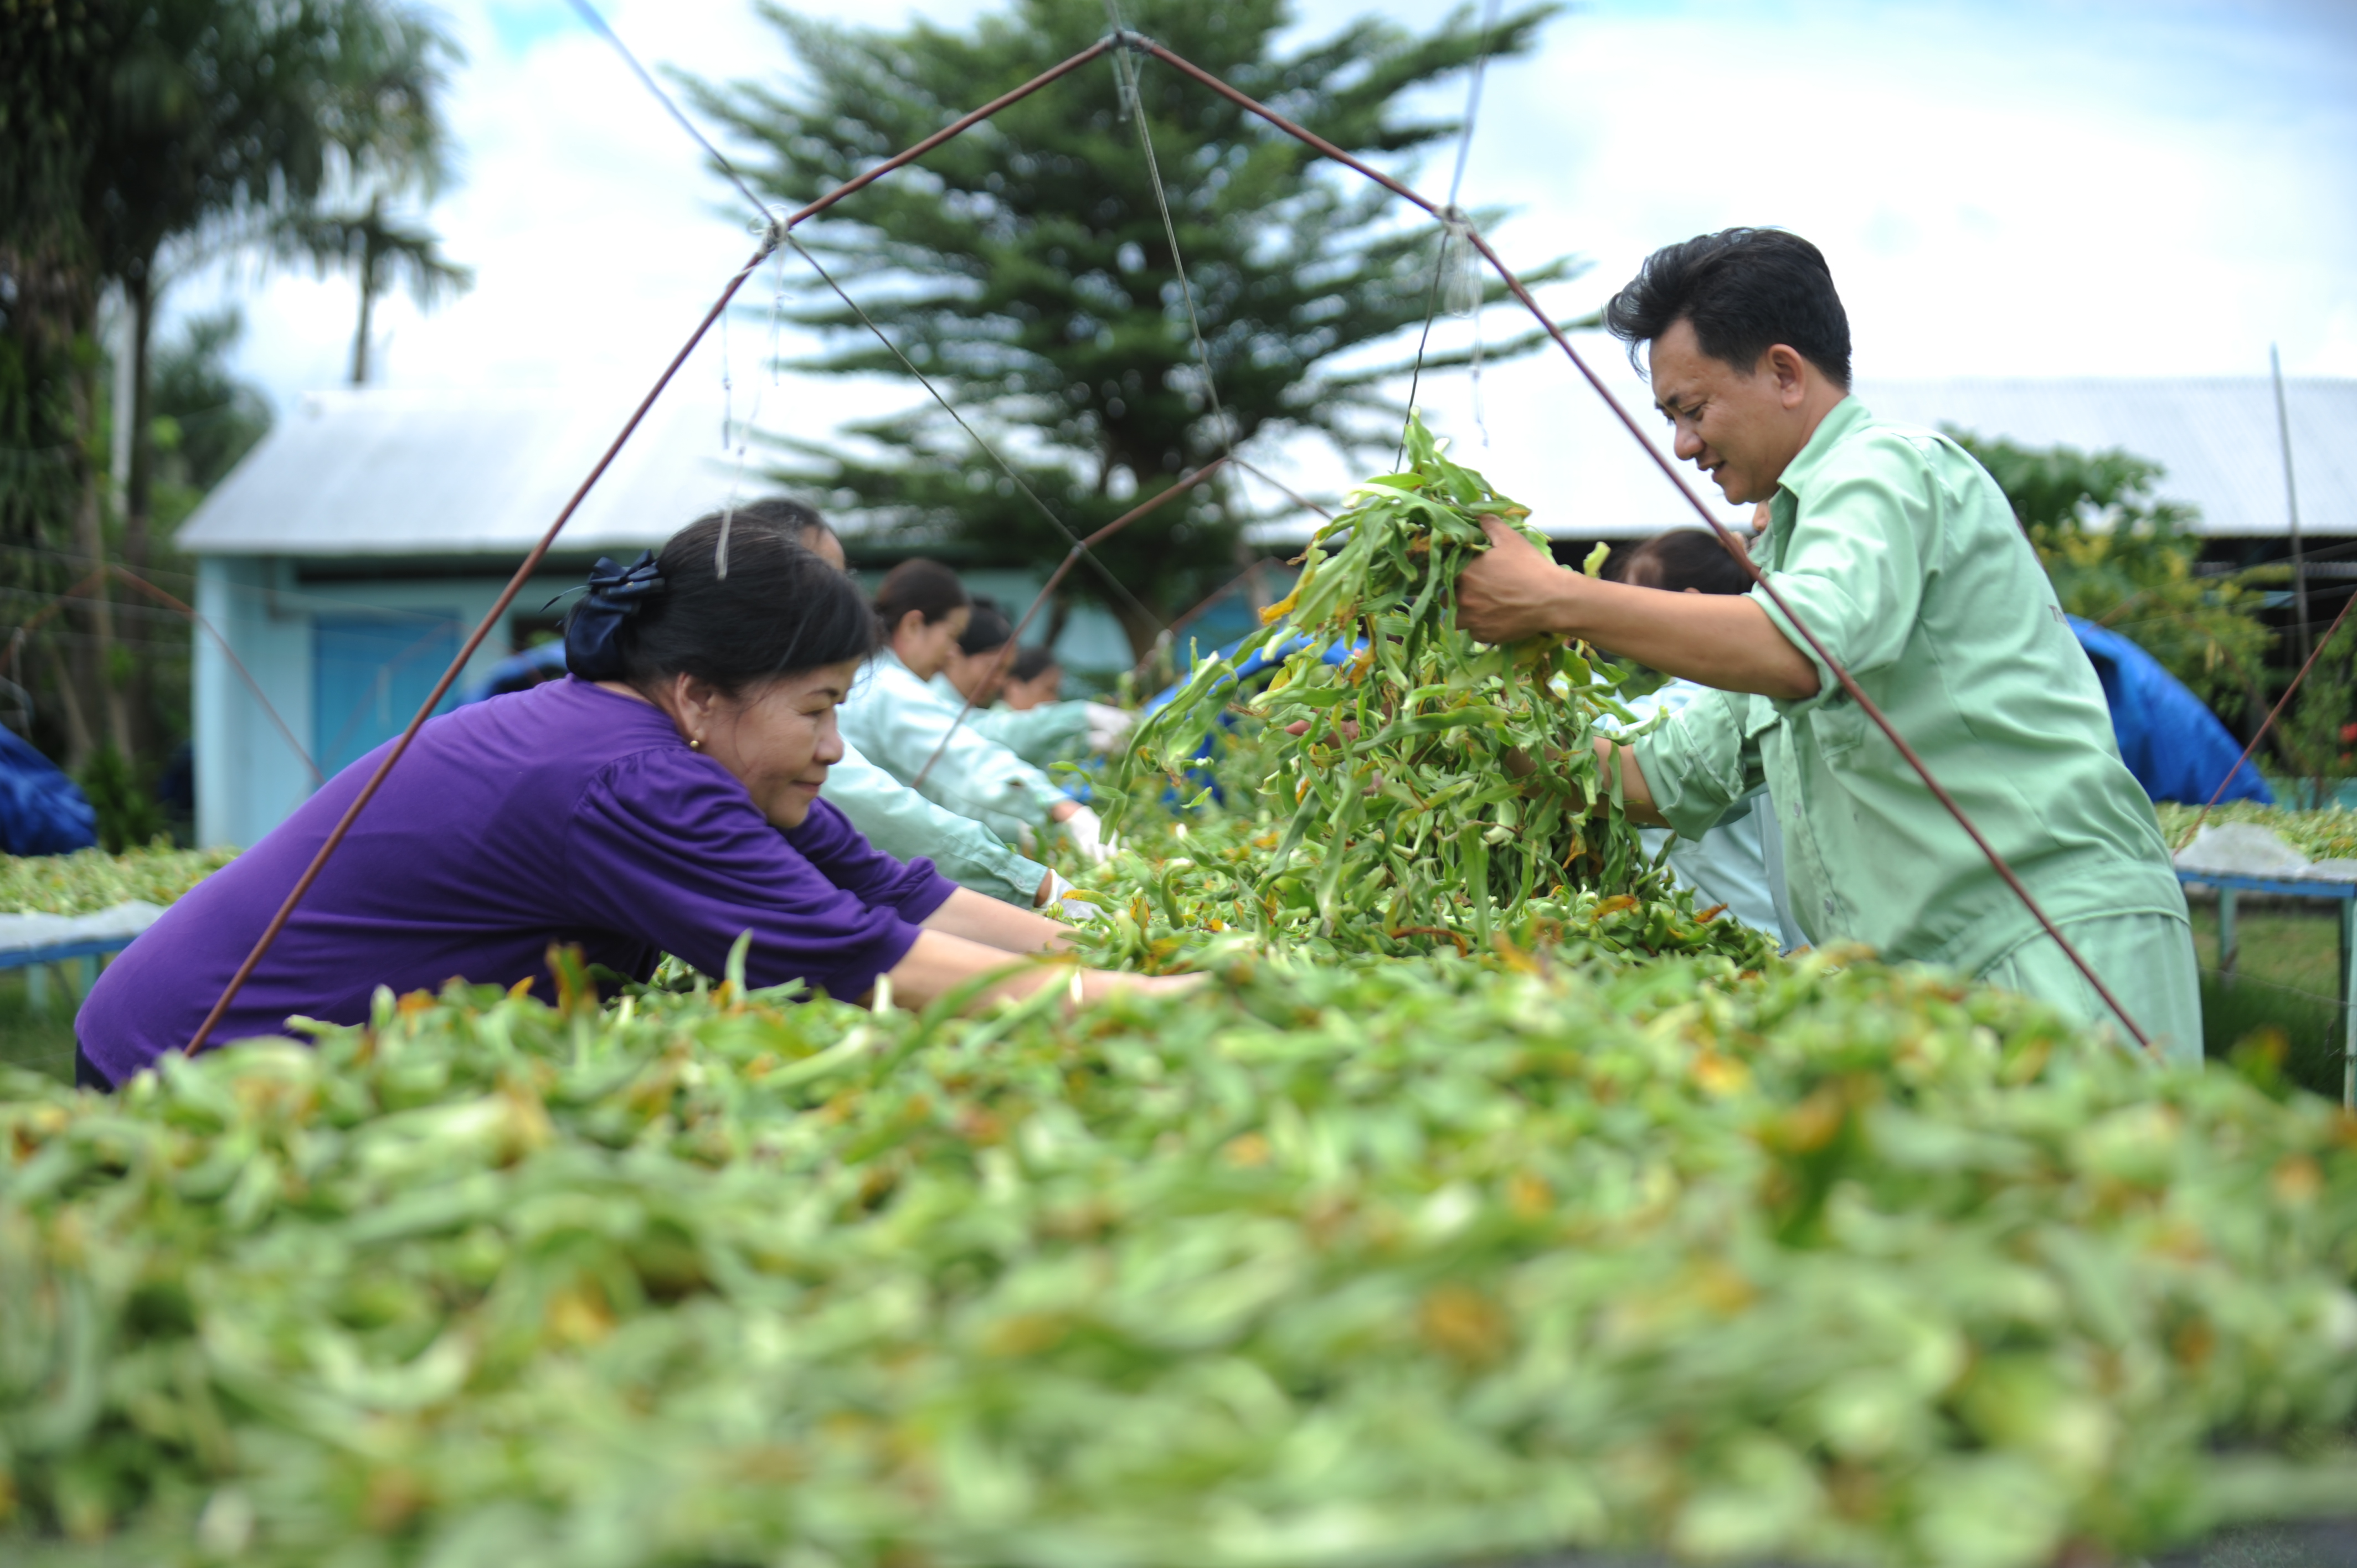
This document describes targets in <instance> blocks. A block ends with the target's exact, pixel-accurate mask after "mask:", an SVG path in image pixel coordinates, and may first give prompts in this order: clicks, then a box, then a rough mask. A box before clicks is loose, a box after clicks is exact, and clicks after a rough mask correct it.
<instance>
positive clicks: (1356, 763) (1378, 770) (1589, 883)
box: [1105, 421, 1760, 958]
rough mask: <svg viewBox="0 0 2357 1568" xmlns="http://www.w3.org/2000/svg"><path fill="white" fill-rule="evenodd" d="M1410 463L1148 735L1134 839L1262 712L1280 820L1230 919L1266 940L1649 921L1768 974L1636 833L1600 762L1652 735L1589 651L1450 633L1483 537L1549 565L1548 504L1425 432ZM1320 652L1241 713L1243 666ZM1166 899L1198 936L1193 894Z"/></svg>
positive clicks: (1364, 494)
mask: <svg viewBox="0 0 2357 1568" xmlns="http://www.w3.org/2000/svg"><path fill="white" fill-rule="evenodd" d="M1407 450H1408V452H1409V454H1410V455H1411V456H1412V457H1413V458H1414V462H1413V464H1412V465H1411V467H1409V469H1408V470H1407V471H1406V472H1405V473H1400V474H1392V475H1387V476H1385V477H1383V478H1377V479H1372V480H1370V481H1369V482H1367V483H1366V484H1363V485H1361V486H1360V487H1358V489H1355V490H1354V491H1352V492H1351V494H1352V500H1353V504H1352V505H1351V507H1350V508H1349V510H1346V511H1344V512H1343V513H1342V514H1341V515H1340V516H1339V517H1337V518H1334V519H1333V520H1331V521H1329V522H1328V523H1326V524H1325V525H1324V526H1323V527H1321V528H1320V529H1319V530H1318V533H1317V534H1316V536H1315V537H1314V539H1313V540H1312V542H1311V543H1310V545H1309V549H1308V554H1307V557H1306V559H1305V561H1304V563H1303V567H1302V572H1301V575H1300V577H1299V579H1298V581H1297V583H1296V585H1295V587H1294V590H1293V592H1292V593H1291V594H1289V595H1288V596H1286V598H1285V599H1284V600H1282V601H1280V602H1279V603H1277V604H1275V605H1273V606H1271V607H1269V608H1268V609H1267V610H1266V611H1265V612H1263V618H1264V619H1265V621H1266V622H1267V624H1266V625H1265V626H1264V627H1263V628H1262V629H1261V630H1260V631H1258V632H1256V633H1254V635H1253V636H1252V637H1250V638H1248V639H1245V640H1244V641H1243V643H1242V644H1241V645H1239V646H1238V648H1237V649H1236V650H1235V653H1234V657H1233V660H1229V659H1227V658H1223V657H1221V656H1219V655H1216V654H1215V655H1213V656H1212V657H1211V658H1208V659H1205V660H1201V661H1200V662H1199V663H1198V664H1197V665H1196V667H1195V669H1194V671H1193V673H1192V675H1191V676H1190V677H1189V679H1188V681H1187V682H1186V683H1185V684H1184V685H1183V686H1182V687H1180V688H1179V692H1178V693H1177V694H1176V695H1175V696H1174V697H1173V698H1172V699H1171V700H1170V701H1169V702H1168V703H1165V704H1164V705H1163V706H1162V707H1160V708H1159V709H1157V710H1156V711H1155V712H1154V713H1153V714H1149V715H1148V716H1147V718H1146V720H1145V722H1144V723H1143V724H1141V725H1139V726H1138V730H1137V733H1136V735H1135V739H1134V742H1133V744H1132V746H1131V748H1130V750H1129V751H1128V753H1127V754H1126V755H1125V756H1124V757H1121V758H1119V759H1117V761H1116V762H1115V764H1114V767H1113V768H1112V769H1111V770H1110V772H1111V778H1110V780H1109V784H1108V787H1107V789H1106V790H1105V794H1106V796H1107V799H1108V802H1109V803H1108V806H1107V809H1106V813H1105V814H1106V818H1107V821H1108V822H1112V823H1114V824H1115V825H1117V826H1119V827H1121V828H1123V829H1124V830H1125V831H1128V830H1129V828H1130V826H1131V824H1132V822H1134V821H1135V819H1136V818H1138V817H1140V816H1151V815H1152V813H1151V812H1150V811H1138V810H1137V809H1136V807H1137V804H1138V802H1140V801H1141V800H1144V799H1146V797H1147V795H1148V793H1149V792H1158V791H1160V790H1161V789H1164V788H1165V787H1166V785H1167V787H1168V788H1169V789H1177V790H1187V789H1189V788H1190V784H1189V780H1190V779H1192V778H1193V777H1194V776H1195V774H1196V772H1197V769H1198V768H1200V757H1201V754H1202V752H1203V749H1204V746H1205V744H1206V742H1207V741H1210V740H1211V739H1213V738H1214V737H1222V741H1223V744H1227V745H1234V744H1237V742H1236V740H1235V738H1234V737H1232V736H1230V735H1229V734H1228V726H1227V725H1224V724H1223V721H1224V720H1226V719H1229V718H1231V717H1237V716H1241V717H1242V718H1243V719H1244V720H1245V721H1246V722H1248V723H1249V724H1250V725H1252V726H1253V727H1252V732H1251V733H1252V734H1253V735H1254V736H1257V741H1258V745H1257V749H1256V750H1255V751H1254V752H1252V753H1251V756H1252V757H1254V759H1255V760H1256V761H1257V763H1258V764H1259V776H1258V777H1256V778H1254V779H1250V780H1249V781H1248V782H1246V781H1243V780H1236V782H1237V783H1238V784H1239V785H1241V788H1239V789H1231V790H1229V791H1226V793H1227V794H1228V795H1229V796H1230V798H1235V797H1237V796H1241V797H1242V798H1243V800H1246V801H1251V802H1256V803H1257V804H1258V805H1259V806H1260V807H1263V808H1265V809H1267V810H1269V811H1274V812H1275V829H1274V831H1273V832H1267V833H1263V834H1260V835H1258V836H1257V837H1255V838H1253V839H1252V840H1251V841H1250V843H1251V846H1252V848H1253V849H1254V850H1255V851H1256V852H1258V853H1257V854H1254V855H1253V856H1251V857H1249V858H1248V859H1247V858H1246V857H1241V856H1237V857H1231V858H1232V860H1233V861H1234V864H1232V865H1228V866H1225V867H1223V868H1222V877H1223V880H1224V884H1226V885H1229V886H1222V887H1221V888H1220V889H1218V890H1216V891H1215V892H1213V894H1212V896H1211V897H1210V899H1209V900H1208V903H1209V904H1210V905H1211V906H1219V905H1221V904H1222V903H1224V904H1225V905H1226V906H1229V907H1230V908H1229V911H1228V912H1226V913H1222V914H1221V915H1219V916H1217V917H1215V918H1222V920H1224V921H1227V922H1228V923H1232V924H1236V925H1239V926H1243V927H1245V928H1247V929H1253V930H1254V931H1256V932H1257V933H1258V934H1259V935H1260V936H1261V937H1262V938H1263V940H1278V939H1282V940H1287V941H1293V942H1299V941H1302V940H1310V939H1315V940H1319V941H1321V942H1323V943H1325V944H1327V945H1329V946H1332V947H1339V948H1340V949H1342V950H1358V951H1374V952H1383V953H1397V952H1404V951H1424V950H1432V949H1434V948H1435V947H1437V946H1454V947H1457V948H1458V949H1459V950H1472V949H1480V948H1487V947H1488V946H1490V945H1491V941H1492V940H1493V937H1494V936H1495V935H1496V934H1497V933H1499V932H1501V931H1522V932H1524V933H1525V934H1528V933H1530V932H1534V931H1535V932H1539V933H1542V934H1543V933H1544V931H1546V930H1547V929H1551V928H1561V927H1566V926H1573V927H1584V926H1586V925H1588V924H1592V923H1593V921H1594V919H1595V918H1597V916H1598V912H1599V911H1601V912H1602V913H1603V914H1604V915H1606V916H1607V917H1609V916H1610V915H1614V914H1620V913H1624V912H1625V913H1630V914H1632V915H1633V916H1634V918H1635V921H1636V924H1637V926H1638V928H1639V929H1641V931H1644V932H1645V933H1646V935H1645V937H1644V945H1646V946H1647V947H1649V948H1651V949H1652V950H1689V949H1691V948H1694V947H1697V946H1711V945H1717V944H1719V942H1720V933H1721V932H1724V933H1725V938H1724V944H1723V945H1724V947H1725V949H1726V950H1728V951H1730V952H1732V953H1737V954H1740V955H1743V956H1746V957H1752V958H1756V957H1757V956H1759V954H1760V945H1759V944H1758V943H1757V942H1756V941H1754V940H1752V938H1751V937H1750V935H1749V933H1745V932H1742V931H1740V930H1739V929H1736V928H1734V927H1733V923H1732V922H1721V923H1719V925H1718V927H1717V929H1707V928H1706V922H1703V921H1701V920H1699V919H1697V918H1696V917H1695V914H1694V911H1693V910H1692V908H1691V903H1690V900H1689V901H1684V902H1682V901H1680V900H1679V898H1678V897H1676V896H1674V894H1673V893H1672V891H1671V883H1670V879H1669V878H1668V877H1667V876H1666V875H1664V874H1663V872H1662V871H1661V870H1660V868H1658V867H1657V866H1655V865H1652V864H1651V863H1650V862H1649V861H1648V859H1647V857H1646V856H1645V854H1643V852H1642V850H1641V846H1640V844H1639V843H1638V840H1637V835H1636V832H1635V831H1634V830H1633V829H1632V828H1631V826H1630V825H1629V823H1628V822H1627V820H1626V819H1625V817H1624V816H1623V815H1622V811H1621V801H1620V774H1619V770H1618V769H1617V768H1615V769H1611V770H1609V778H1608V777H1606V774H1607V772H1608V770H1607V769H1605V768H1601V767H1599V766H1598V761H1597V757H1596V755H1595V752H1594V748H1593V743H1594V741H1595V739H1596V737H1597V736H1598V735H1599V734H1602V733H1607V732H1617V731H1618V730H1620V728H1622V727H1623V726H1625V725H1629V724H1630V723H1631V714H1630V713H1629V711H1628V710H1627V709H1626V708H1625V707H1623V706H1622V705H1621V704H1620V702H1619V701H1618V700H1617V699H1616V697H1615V696H1614V692H1615V690H1616V689H1617V687H1618V686H1619V684H1620V681H1621V679H1622V676H1621V673H1620V671H1617V670H1616V669H1614V668H1613V667H1612V666H1610V665H1608V664H1602V663H1599V662H1598V661H1596V660H1593V659H1592V658H1591V657H1590V656H1589V655H1588V652H1587V650H1586V649H1585V648H1584V647H1564V646H1561V645H1559V644H1556V643H1555V642H1553V641H1551V640H1545V639H1534V640H1533V641H1531V642H1528V643H1525V644H1522V645H1518V646H1515V647H1511V648H1492V647H1489V646H1486V645H1484V644H1481V643H1478V642H1475V641H1474V640H1473V639H1471V638H1470V637H1469V636H1468V635H1467V634H1466V633H1464V632H1462V631H1459V630H1458V629H1457V628H1456V627H1455V626H1454V625H1453V624H1452V623H1453V619H1454V616H1455V605H1454V593H1453V589H1454V587H1455V585H1456V581H1457V576H1458V573H1459V572H1460V571H1462V570H1463V569H1464V567H1465V565H1466V564H1467V563H1469V562H1470V561H1471V560H1472V559H1474V558H1475V557H1476V556H1477V555H1479V554H1480V553H1481V552H1482V551H1484V550H1486V549H1488V548H1489V541H1488V539H1487V537H1486V536H1485V535H1484V534H1483V533H1482V532H1481V525H1480V521H1479V520H1480V519H1481V518H1483V517H1498V518H1502V519H1507V520H1510V521H1514V522H1515V523H1516V525H1517V526H1522V527H1524V529H1525V532H1526V533H1527V534H1528V536H1529V537H1530V538H1531V539H1532V541H1533V542H1534V543H1536V544H1538V545H1539V546H1540V548H1542V549H1544V548H1545V546H1546V541H1545V540H1544V538H1543V537H1541V536H1540V535H1539V534H1537V533H1536V532H1534V531H1530V530H1528V528H1527V525H1524V524H1522V522H1521V520H1522V519H1523V518H1524V517H1526V516H1527V515H1528V509H1526V508H1523V507H1521V506H1518V505H1516V504H1515V503H1513V502H1512V501H1511V500H1508V499H1505V498H1504V497H1501V496H1500V495H1498V494H1497V493H1496V492H1495V491H1494V490H1493V489H1491V487H1490V484H1489V482H1488V481H1487V480H1486V479H1484V478H1482V477H1481V476H1480V474H1477V473H1475V472H1474V471H1473V470H1471V469H1469V468H1465V467H1459V466H1458V465H1457V464H1455V463H1452V462H1450V461H1449V460H1448V457H1446V456H1443V455H1442V453H1441V450H1440V444H1439V443H1437V442H1436V441H1435V440H1434V439H1433V437H1432V436H1431V435H1430V434H1429V433H1428V432H1427V431H1426V430H1425V428H1424V426H1423V424H1422V423H1421V422H1420V421H1412V422H1411V423H1410V425H1409V429H1408V434H1407ZM1297 639H1307V643H1306V646H1304V647H1302V648H1300V649H1299V650H1296V651H1294V652H1293V653H1291V654H1290V655H1289V656H1287V657H1286V659H1285V660H1284V665H1283V668H1282V670H1281V671H1279V672H1278V673H1277V675H1276V676H1275V679H1274V680H1272V681H1271V682H1269V684H1268V686H1267V687H1266V689H1265V691H1263V692H1262V693H1259V694H1258V695H1257V696H1256V697H1254V698H1253V699H1252V700H1251V702H1250V703H1249V705H1248V706H1247V707H1245V708H1244V709H1243V713H1242V714H1240V715H1239V714H1234V713H1232V705H1233V703H1234V702H1235V699H1236V698H1237V696H1238V695H1239V693H1237V690H1236V681H1235V673H1234V671H1235V667H1236V665H1238V664H1241V663H1242V662H1243V661H1244V660H1248V659H1249V658H1250V657H1251V656H1252V655H1254V653H1257V652H1260V651H1261V650H1279V649H1282V648H1284V647H1285V646H1286V644H1287V643H1289V642H1292V641H1295V640H1297ZM1351 644H1355V646H1356V651H1355V652H1354V653H1352V654H1351V657H1349V658H1348V659H1347V660H1343V661H1342V662H1340V663H1339V664H1332V663H1328V662H1325V660H1324V655H1325V653H1326V651H1327V650H1329V648H1332V647H1335V646H1337V645H1351ZM1599 721H1602V725H1601V727H1599ZM1296 729H1298V730H1299V732H1300V733H1299V734H1295V733H1293V732H1294V730H1296ZM1534 760H1535V761H1536V762H1537V763H1538V766H1537V768H1536V769H1535V770H1533V768H1532V762H1533V761H1534ZM1231 772H1232V770H1231ZM1518 774H1520V775H1522V776H1521V777H1518ZM1264 841H1265V842H1264ZM1163 902H1165V903H1166V904H1167V905H1169V906H1171V908H1169V914H1170V918H1171V919H1172V921H1173V922H1174V924H1176V923H1179V920H1180V913H1179V908H1177V907H1176V906H1177V905H1178V903H1179V899H1177V898H1170V899H1165V900H1163Z"/></svg>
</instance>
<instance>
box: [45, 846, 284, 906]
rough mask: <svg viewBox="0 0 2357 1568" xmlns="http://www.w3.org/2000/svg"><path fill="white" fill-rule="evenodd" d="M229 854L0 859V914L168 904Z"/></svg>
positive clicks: (156, 852)
mask: <svg viewBox="0 0 2357 1568" xmlns="http://www.w3.org/2000/svg"><path fill="white" fill-rule="evenodd" d="M236 854H237V851H235V850H233V849H173V848H170V847H169V846H167V845H161V844H159V845H157V846H156V847H153V848H149V849H135V850H126V851H124V853H123V854H107V853H105V852H104V851H103V850H95V849H85V850H79V851H77V852H75V853H74V854H38V855H25V856H21V857H20V856H16V855H5V854H0V914H7V915H92V914H96V913H97V912H98V911H99V910H101V909H106V908H113V906H114V905H117V904H122V903H126V902H128V901H130V900H132V899H135V898H136V899H141V900H143V901H145V902H146V903H149V904H169V903H170V902H172V900H173V899H175V898H178V897H179V896H180V895H181V894H183V893H186V892H187V891H188V889H189V888H191V887H194V886H196V885H197V884H198V883H199V882H202V881H203V880H204V879H205V878H206V877H208V876H210V875H212V874H213V873H214V872H216V871H219V870H220V869H221V867H222V866H224V865H228V864H229V863H230V861H231V859H232V858H234V857H235V855H236Z"/></svg>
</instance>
